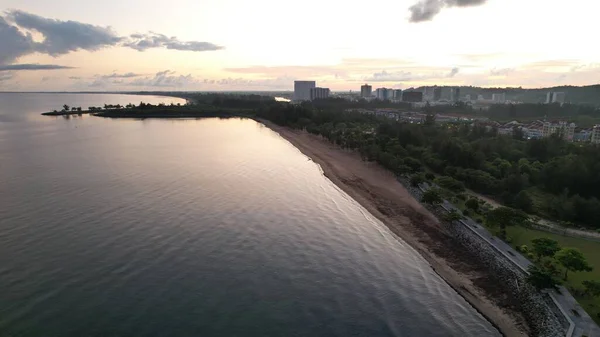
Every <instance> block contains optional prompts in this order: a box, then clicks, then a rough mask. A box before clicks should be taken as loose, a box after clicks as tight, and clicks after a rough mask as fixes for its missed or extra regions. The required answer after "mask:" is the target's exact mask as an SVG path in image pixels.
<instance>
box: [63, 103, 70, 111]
mask: <svg viewBox="0 0 600 337" xmlns="http://www.w3.org/2000/svg"><path fill="white" fill-rule="evenodd" d="M70 108H71V107H70V106H68V105H66V104H65V105H63V111H69V109H70Z"/></svg>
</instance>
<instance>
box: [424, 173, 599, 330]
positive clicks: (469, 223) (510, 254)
mask: <svg viewBox="0 0 600 337" xmlns="http://www.w3.org/2000/svg"><path fill="white" fill-rule="evenodd" d="M419 188H420V189H421V191H423V192H424V191H425V190H427V188H429V186H428V184H427V183H423V184H422V185H421V186H419ZM440 206H441V207H442V208H444V209H445V210H446V211H451V210H456V211H457V212H459V213H461V212H460V210H459V209H458V208H456V207H454V205H452V204H451V203H449V202H448V201H447V200H444V202H443V203H442V204H441V205H440ZM460 223H462V224H463V225H464V226H465V227H467V228H469V229H470V230H471V231H473V232H474V233H476V234H477V235H478V236H479V237H481V238H482V239H483V240H485V241H486V242H487V243H489V244H490V245H491V246H492V247H493V248H494V249H495V250H496V251H498V252H499V253H500V254H502V255H504V256H505V257H506V258H507V259H508V260H509V261H511V262H512V263H513V264H515V265H516V266H517V267H518V268H519V269H521V270H522V271H523V273H525V274H529V272H528V271H527V268H529V266H531V265H532V263H531V261H529V260H528V259H527V258H525V257H524V256H523V255H521V253H519V252H517V251H516V250H515V249H514V248H512V247H511V246H510V245H508V244H507V243H506V242H504V241H502V240H501V239H499V238H497V237H495V236H493V235H492V234H491V233H490V232H489V231H488V230H487V229H486V228H484V227H483V226H481V225H479V224H478V223H476V222H475V221H473V219H471V218H469V217H466V218H465V219H464V220H460ZM559 289H560V293H559V292H556V291H554V290H552V291H548V294H549V295H550V297H551V298H552V299H553V300H554V302H555V303H556V304H557V306H558V307H559V309H560V310H561V312H562V313H563V314H564V315H565V317H567V320H568V321H569V323H570V324H571V327H570V328H569V331H568V333H567V335H566V336H567V337H571V336H573V337H583V336H587V337H600V327H598V325H597V324H596V323H595V322H594V320H593V319H592V318H591V317H590V316H589V315H588V313H587V312H586V311H585V310H583V308H581V306H580V305H579V303H578V302H577V300H576V299H575V298H574V297H573V296H572V295H571V293H570V292H569V290H567V288H565V287H562V286H561V287H559ZM576 313H577V314H576Z"/></svg>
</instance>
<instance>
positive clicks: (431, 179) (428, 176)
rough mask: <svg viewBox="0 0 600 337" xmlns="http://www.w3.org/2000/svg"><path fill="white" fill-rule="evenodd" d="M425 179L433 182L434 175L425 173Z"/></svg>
mask: <svg viewBox="0 0 600 337" xmlns="http://www.w3.org/2000/svg"><path fill="white" fill-rule="evenodd" d="M425 179H427V181H433V179H435V175H434V174H433V173H431V172H427V173H425Z"/></svg>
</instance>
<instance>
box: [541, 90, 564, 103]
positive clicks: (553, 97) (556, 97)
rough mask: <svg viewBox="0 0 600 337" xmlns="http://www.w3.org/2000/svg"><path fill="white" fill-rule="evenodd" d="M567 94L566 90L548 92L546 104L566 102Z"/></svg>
mask: <svg viewBox="0 0 600 337" xmlns="http://www.w3.org/2000/svg"><path fill="white" fill-rule="evenodd" d="M566 97H567V95H566V94H565V93H564V92H552V91H550V92H548V93H547V94H546V104H551V103H560V104H564V103H565V99H566Z"/></svg>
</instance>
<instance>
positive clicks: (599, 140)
mask: <svg viewBox="0 0 600 337" xmlns="http://www.w3.org/2000/svg"><path fill="white" fill-rule="evenodd" d="M591 140H592V143H593V144H600V124H599V125H594V128H593V129H592V138H591Z"/></svg>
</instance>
